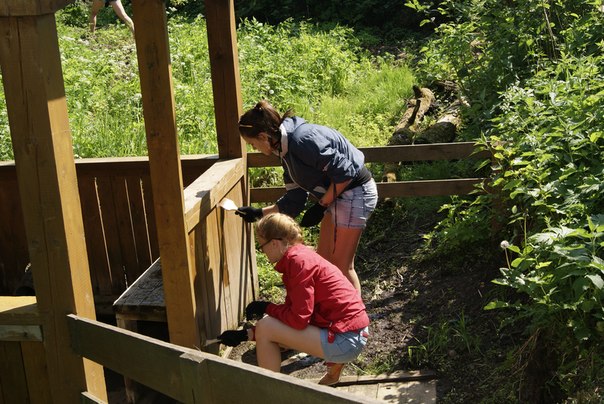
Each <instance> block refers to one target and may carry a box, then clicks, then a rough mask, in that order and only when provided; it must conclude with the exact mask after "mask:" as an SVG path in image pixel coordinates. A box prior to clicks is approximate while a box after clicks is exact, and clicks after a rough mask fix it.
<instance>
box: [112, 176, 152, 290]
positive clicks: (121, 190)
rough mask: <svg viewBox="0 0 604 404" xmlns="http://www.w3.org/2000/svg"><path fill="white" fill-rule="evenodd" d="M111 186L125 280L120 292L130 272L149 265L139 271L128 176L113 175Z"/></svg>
mask: <svg viewBox="0 0 604 404" xmlns="http://www.w3.org/2000/svg"><path fill="white" fill-rule="evenodd" d="M111 188H112V190H113V204H114V206H115V213H116V216H115V217H116V222H117V229H118V234H119V242H120V251H121V255H122V279H123V281H124V284H123V288H121V289H119V290H116V293H119V292H120V291H122V290H124V289H125V288H126V279H127V274H128V272H134V273H141V272H142V271H144V270H145V268H147V267H144V268H142V269H140V271H139V265H138V257H137V252H136V243H135V242H134V229H133V227H132V216H131V213H130V195H129V194H128V187H127V182H126V177H125V176H123V175H119V176H115V177H113V178H112V184H111ZM136 278H138V276H134V277H132V278H131V281H132V280H134V279H136Z"/></svg>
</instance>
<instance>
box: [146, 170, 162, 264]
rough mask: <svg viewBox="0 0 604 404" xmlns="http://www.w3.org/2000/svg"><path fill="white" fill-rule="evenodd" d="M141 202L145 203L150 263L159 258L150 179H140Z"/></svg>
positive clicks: (147, 177)
mask: <svg viewBox="0 0 604 404" xmlns="http://www.w3.org/2000/svg"><path fill="white" fill-rule="evenodd" d="M142 185H143V200H144V202H145V217H146V218H147V229H148V230H147V231H148V234H149V246H150V247H151V261H153V260H155V259H157V258H159V241H158V240H157V221H156V220H155V209H154V208H153V190H152V187H151V177H149V176H145V177H143V178H142Z"/></svg>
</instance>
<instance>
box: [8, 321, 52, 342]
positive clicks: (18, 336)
mask: <svg viewBox="0 0 604 404" xmlns="http://www.w3.org/2000/svg"><path fill="white" fill-rule="evenodd" d="M0 341H43V339H42V327H40V326H39V325H0Z"/></svg>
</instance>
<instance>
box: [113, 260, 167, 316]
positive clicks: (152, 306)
mask: <svg viewBox="0 0 604 404" xmlns="http://www.w3.org/2000/svg"><path fill="white" fill-rule="evenodd" d="M113 309H114V310H115V312H116V315H118V316H119V317H120V318H123V319H132V320H148V321H166V303H165V301H164V289H163V279H162V273H161V261H160V260H159V259H157V260H156V261H155V262H154V263H153V265H151V266H150V267H149V268H148V269H147V270H146V271H145V272H143V274H142V275H141V276H140V277H139V278H138V279H137V280H136V281H135V282H134V283H133V284H132V285H130V287H129V288H128V289H126V291H125V292H124V293H122V295H121V296H120V297H119V298H118V299H117V300H116V301H115V303H113Z"/></svg>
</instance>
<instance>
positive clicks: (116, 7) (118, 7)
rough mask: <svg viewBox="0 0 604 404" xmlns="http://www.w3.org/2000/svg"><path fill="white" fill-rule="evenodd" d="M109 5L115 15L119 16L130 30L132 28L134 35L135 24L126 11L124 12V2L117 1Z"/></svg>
mask: <svg viewBox="0 0 604 404" xmlns="http://www.w3.org/2000/svg"><path fill="white" fill-rule="evenodd" d="M109 4H111V7H112V8H113V11H114V12H115V15H117V16H118V17H119V18H120V19H121V20H122V21H124V23H125V24H126V25H127V26H128V28H130V31H131V32H132V33H133V34H134V22H132V19H131V18H130V17H129V16H128V14H126V10H124V6H123V5H122V2H121V1H120V0H116V1H112V2H111V3H109Z"/></svg>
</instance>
